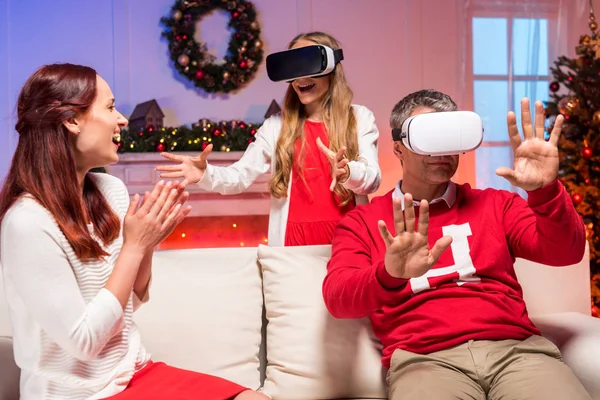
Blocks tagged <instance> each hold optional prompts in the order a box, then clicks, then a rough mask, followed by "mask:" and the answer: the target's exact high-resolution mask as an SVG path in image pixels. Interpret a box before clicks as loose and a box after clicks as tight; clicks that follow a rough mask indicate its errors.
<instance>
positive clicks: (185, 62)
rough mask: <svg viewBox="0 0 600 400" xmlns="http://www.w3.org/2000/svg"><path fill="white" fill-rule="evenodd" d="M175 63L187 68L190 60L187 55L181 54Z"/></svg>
mask: <svg viewBox="0 0 600 400" xmlns="http://www.w3.org/2000/svg"><path fill="white" fill-rule="evenodd" d="M177 62H178V63H179V65H181V66H182V67H187V65H188V64H189V63H190V58H189V57H188V56H187V55H185V54H182V55H180V56H179V57H177Z"/></svg>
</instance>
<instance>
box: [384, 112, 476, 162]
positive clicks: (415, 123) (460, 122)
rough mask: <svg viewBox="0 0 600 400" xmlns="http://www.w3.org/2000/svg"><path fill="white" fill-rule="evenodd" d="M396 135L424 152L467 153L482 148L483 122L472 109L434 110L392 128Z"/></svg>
mask: <svg viewBox="0 0 600 400" xmlns="http://www.w3.org/2000/svg"><path fill="white" fill-rule="evenodd" d="M392 138H393V139H394V141H402V143H403V144H404V146H405V147H406V148H407V149H408V150H410V151H412V152H413V153H417V154H421V155H427V156H447V155H456V154H463V153H466V152H468V151H472V150H475V149H476V148H478V147H479V145H480V144H481V142H482V141H483V124H482V122H481V118H480V117H479V115H477V114H475V113H474V112H472V111H446V112H431V113H425V114H418V115H413V116H412V117H409V118H407V119H406V120H405V121H404V122H403V123H402V128H395V129H392Z"/></svg>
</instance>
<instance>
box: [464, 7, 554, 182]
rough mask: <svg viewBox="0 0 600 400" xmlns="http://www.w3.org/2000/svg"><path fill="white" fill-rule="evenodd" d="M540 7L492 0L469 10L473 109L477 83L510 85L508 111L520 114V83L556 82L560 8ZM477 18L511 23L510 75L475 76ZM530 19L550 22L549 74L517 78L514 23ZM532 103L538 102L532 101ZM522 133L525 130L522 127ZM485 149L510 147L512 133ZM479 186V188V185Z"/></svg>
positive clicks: (467, 86)
mask: <svg viewBox="0 0 600 400" xmlns="http://www.w3.org/2000/svg"><path fill="white" fill-rule="evenodd" d="M537 3H538V4H535V5H533V6H532V5H531V4H527V5H523V4H521V5H519V4H517V3H516V2H510V1H508V2H504V3H502V2H497V1H489V0H479V1H475V2H474V3H473V4H472V5H471V6H469V8H468V10H467V27H466V43H465V49H466V57H465V64H466V65H465V77H466V79H465V90H466V96H465V102H466V104H467V106H468V107H469V109H471V110H475V82H476V81H496V82H507V85H508V99H507V100H508V110H513V111H515V112H520V108H519V107H518V104H515V99H514V93H515V83H517V82H541V81H545V82H547V83H548V84H549V83H550V81H551V80H552V75H551V73H550V69H549V67H550V66H551V65H552V63H553V62H554V60H555V59H556V58H557V56H558V55H557V54H556V47H557V46H554V45H553V43H556V42H557V40H558V39H559V38H558V35H557V33H558V21H559V10H558V7H557V6H556V5H555V4H553V3H552V2H550V1H549V0H538V1H537ZM531 7H535V10H528V9H526V8H531ZM474 18H505V19H506V22H507V26H506V30H507V32H506V34H507V52H508V54H507V63H508V65H507V74H506V75H485V74H475V73H474V65H473V64H474V54H473V19H474ZM519 18H527V19H546V20H547V29H548V41H547V43H548V50H547V51H548V62H549V65H548V71H547V75H543V76H542V75H513V74H512V70H513V24H514V20H515V19H519ZM531 100H532V101H535V100H538V99H531ZM519 130H520V131H521V127H519ZM481 147H510V141H509V138H508V133H507V135H506V140H501V141H498V140H496V141H485V140H484V141H483V142H482V143H481ZM510 154H511V160H510V163H511V165H510V166H509V167H512V164H513V163H514V158H513V155H514V154H513V152H512V151H511V152H510ZM474 158H475V162H474V165H475V185H476V183H477V175H478V174H477V170H478V168H477V165H478V160H477V158H478V157H477V154H474ZM476 186H477V185H476ZM511 191H517V188H516V187H514V186H512V185H511Z"/></svg>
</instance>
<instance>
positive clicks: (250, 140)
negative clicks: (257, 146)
mask: <svg viewBox="0 0 600 400" xmlns="http://www.w3.org/2000/svg"><path fill="white" fill-rule="evenodd" d="M255 140H256V139H255V138H250V139H248V144H250V143H253V142H254V141H255Z"/></svg>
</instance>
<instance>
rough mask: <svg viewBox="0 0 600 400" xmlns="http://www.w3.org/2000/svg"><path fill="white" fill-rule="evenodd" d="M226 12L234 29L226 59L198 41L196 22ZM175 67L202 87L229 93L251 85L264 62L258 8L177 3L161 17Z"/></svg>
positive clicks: (222, 2)
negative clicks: (246, 84)
mask: <svg viewBox="0 0 600 400" xmlns="http://www.w3.org/2000/svg"><path fill="white" fill-rule="evenodd" d="M216 9H223V10H225V11H227V12H228V13H229V14H230V15H231V19H230V21H229V25H228V26H229V27H230V28H231V29H233V33H232V35H231V40H230V41H229V47H228V49H227V54H226V55H225V57H224V59H221V60H218V59H217V58H216V57H215V56H213V55H211V54H209V53H208V51H207V48H206V44H203V43H202V44H201V43H198V42H197V41H196V40H194V33H195V32H196V22H197V21H198V19H199V18H202V17H203V16H205V15H206V14H208V13H210V12H212V11H214V10H216ZM161 22H162V24H163V25H164V26H165V30H164V31H163V32H162V36H164V37H166V38H167V40H168V41H169V52H170V55H171V60H173V62H174V63H175V68H177V70H178V71H179V72H180V73H181V74H182V75H183V76H185V77H186V78H187V79H189V80H190V81H192V82H193V83H194V85H195V86H196V87H198V88H201V89H203V90H204V91H206V92H209V93H217V92H221V93H228V92H231V91H233V90H236V89H238V88H239V87H241V86H242V85H243V84H245V83H246V82H248V81H249V80H250V79H251V78H252V76H253V75H254V73H255V72H256V70H257V69H258V66H259V64H260V62H261V61H262V59H263V50H262V46H263V45H262V42H261V40H260V26H259V25H258V22H257V21H256V10H255V9H254V5H253V4H252V3H250V2H248V1H246V0H195V1H193V0H177V1H176V2H175V5H173V7H172V8H171V14H170V16H169V17H163V18H161Z"/></svg>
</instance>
